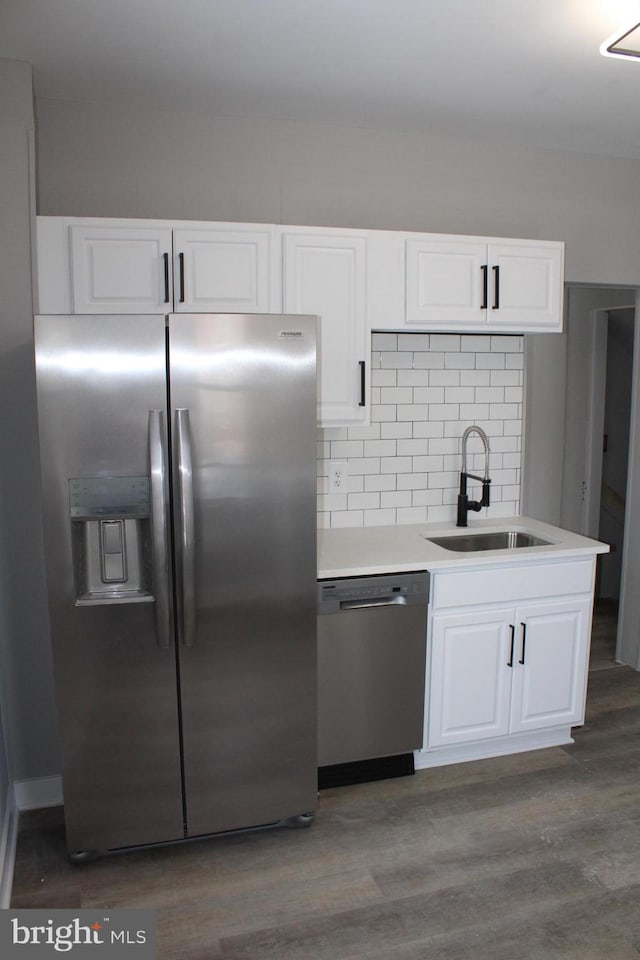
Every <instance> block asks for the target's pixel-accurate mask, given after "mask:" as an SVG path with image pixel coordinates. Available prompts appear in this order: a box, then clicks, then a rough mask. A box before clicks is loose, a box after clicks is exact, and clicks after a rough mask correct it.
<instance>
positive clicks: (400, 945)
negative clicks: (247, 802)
mask: <svg viewBox="0 0 640 960" xmlns="http://www.w3.org/2000/svg"><path fill="white" fill-rule="evenodd" d="M607 616H608V618H609V620H608V621H607ZM613 623H614V624H615V611H613ZM611 629H612V628H611V612H610V611H609V613H607V611H604V612H603V613H602V614H601V615H599V616H598V618H596V624H595V626H594V637H593V658H592V667H593V669H592V671H591V673H590V685H589V697H588V718H587V723H586V725H585V726H584V728H582V729H580V730H578V731H576V735H575V743H574V744H572V745H570V746H567V747H562V748H560V747H558V748H552V749H549V750H541V751H535V752H531V753H527V754H521V755H518V756H513V757H503V758H499V759H493V760H485V761H477V762H474V763H467V764H460V765H456V766H449V767H441V768H439V769H435V770H426V771H421V772H419V773H417V774H416V775H415V776H414V777H406V778H402V779H396V780H386V781H381V782H378V783H371V784H363V785H358V786H352V787H342V788H339V789H332V790H327V791H323V793H322V794H321V803H320V811H319V815H318V817H317V820H316V823H315V825H314V826H313V827H312V828H311V829H306V830H297V831H295V830H284V829H279V830H271V831H264V832H261V833H253V834H244V835H235V836H230V837H225V838H218V839H212V840H207V841H201V842H198V843H193V844H189V845H178V846H173V847H166V848H161V849H153V850H147V851H144V852H142V851H140V852H134V853H129V854H126V855H120V856H114V857H109V858H105V859H103V860H99V861H96V862H93V863H89V864H86V865H83V866H75V867H74V866H72V865H70V864H69V863H68V862H67V860H66V857H65V852H64V831H63V823H62V812H61V809H60V808H53V809H49V810H44V811H36V812H33V813H29V814H25V815H23V818H22V822H21V829H20V834H19V845H18V854H17V862H16V870H15V881H14V889H13V901H12V906H14V907H19V906H24V907H40V906H43V907H50V908H52V907H80V906H82V907H117V906H127V907H136V906H139V907H143V906H144V907H148V906H151V907H155V908H157V911H158V932H159V950H158V956H159V957H160V958H163V960H165V958H166V960H222V958H224V960H365V958H366V960H445V958H446V960H525V958H526V960H548V958H554V960H574V958H575V960H578V958H579V960H596V958H597V960H602V958H607V960H633V958H635V960H638V957H639V955H640V674H639V673H636V672H635V671H633V670H631V669H630V668H628V667H624V666H621V665H617V664H616V663H615V660H614V654H613V648H612V641H611Z"/></svg>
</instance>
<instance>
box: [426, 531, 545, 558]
mask: <svg viewBox="0 0 640 960" xmlns="http://www.w3.org/2000/svg"><path fill="white" fill-rule="evenodd" d="M426 539H427V540H429V541H430V542H431V543H435V544H436V545H437V546H438V547H444V548H445V550H454V551H456V552H460V553H468V552H469V553H470V552H473V551H476V550H515V549H517V548H518V547H544V546H548V544H549V541H548V540H542V538H541V537H535V536H534V535H533V534H532V533H525V532H524V531H523V530H500V531H499V532H497V533H462V534H454V535H452V536H446V537H427V538H426Z"/></svg>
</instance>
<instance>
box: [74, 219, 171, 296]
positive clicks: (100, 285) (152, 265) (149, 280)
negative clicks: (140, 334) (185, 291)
mask: <svg viewBox="0 0 640 960" xmlns="http://www.w3.org/2000/svg"><path fill="white" fill-rule="evenodd" d="M69 239H70V244H71V249H70V257H71V295H72V305H73V312H74V313H158V311H160V312H162V311H163V310H165V309H170V308H171V276H170V274H171V269H170V268H171V230H169V229H166V228H162V227H153V228H152V227H140V226H131V227H127V226H122V225H120V224H119V225H117V226H109V227H107V226H103V225H100V224H90V225H87V226H85V225H79V226H72V227H71V228H70V238H69Z"/></svg>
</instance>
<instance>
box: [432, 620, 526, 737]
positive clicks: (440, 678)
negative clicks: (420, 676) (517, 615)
mask: <svg viewBox="0 0 640 960" xmlns="http://www.w3.org/2000/svg"><path fill="white" fill-rule="evenodd" d="M512 622H513V610H506V611H505V610H504V609H498V610H494V611H479V612H476V613H468V614H443V615H441V614H436V615H434V617H433V630H432V637H431V688H430V702H429V729H428V731H427V740H428V743H429V746H430V747H437V746H443V745H445V744H454V743H463V742H464V741H466V740H485V739H487V738H490V737H499V736H503V735H504V734H507V733H508V732H509V704H510V692H511V676H512V673H513V670H512V668H511V667H510V666H509V659H510V650H511V632H510V629H509V624H511V623H512Z"/></svg>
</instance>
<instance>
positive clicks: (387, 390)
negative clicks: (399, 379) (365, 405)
mask: <svg viewBox="0 0 640 960" xmlns="http://www.w3.org/2000/svg"><path fill="white" fill-rule="evenodd" d="M380 403H413V387H381V388H380Z"/></svg>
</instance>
